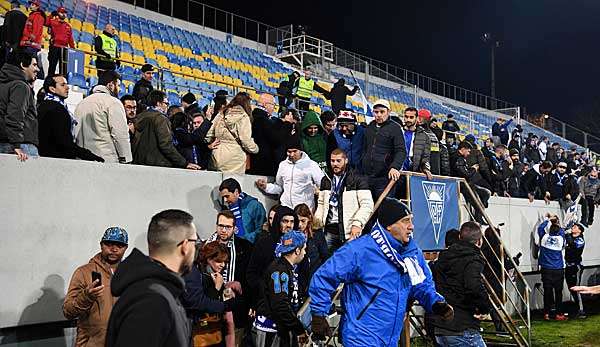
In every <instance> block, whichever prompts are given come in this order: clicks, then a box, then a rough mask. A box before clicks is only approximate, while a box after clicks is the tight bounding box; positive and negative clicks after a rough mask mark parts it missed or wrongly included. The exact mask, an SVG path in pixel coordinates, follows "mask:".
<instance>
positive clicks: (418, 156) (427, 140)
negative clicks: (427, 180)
mask: <svg viewBox="0 0 600 347" xmlns="http://www.w3.org/2000/svg"><path fill="white" fill-rule="evenodd" d="M403 137H404V136H403ZM434 137H435V136H434ZM436 139H437V138H436ZM412 142H413V143H412V157H411V158H410V160H411V168H410V169H411V171H413V172H423V171H424V170H431V163H430V158H431V137H430V136H429V134H427V133H426V132H425V130H424V129H423V127H421V126H417V128H416V129H415V133H414V134H413V141H412ZM406 155H407V156H410V153H406Z"/></svg>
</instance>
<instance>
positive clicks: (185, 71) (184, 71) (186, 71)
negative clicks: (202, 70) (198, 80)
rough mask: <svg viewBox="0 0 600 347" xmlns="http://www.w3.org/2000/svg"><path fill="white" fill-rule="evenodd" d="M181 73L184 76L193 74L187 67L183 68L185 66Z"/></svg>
mask: <svg viewBox="0 0 600 347" xmlns="http://www.w3.org/2000/svg"><path fill="white" fill-rule="evenodd" d="M181 72H182V73H184V74H186V75H192V74H193V73H192V68H191V67H189V66H185V65H184V66H182V67H181Z"/></svg>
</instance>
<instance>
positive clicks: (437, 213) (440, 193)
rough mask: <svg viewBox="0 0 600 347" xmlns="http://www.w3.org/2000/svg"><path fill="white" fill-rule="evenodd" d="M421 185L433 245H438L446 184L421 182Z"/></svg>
mask: <svg viewBox="0 0 600 347" xmlns="http://www.w3.org/2000/svg"><path fill="white" fill-rule="evenodd" d="M421 185H422V186H423V193H424V194H425V199H426V200H427V207H428V209H429V216H430V217H431V225H432V226H433V235H434V238H435V243H436V244H439V240H440V231H441V227H442V220H443V218H444V193H445V192H446V183H441V182H430V181H422V182H421Z"/></svg>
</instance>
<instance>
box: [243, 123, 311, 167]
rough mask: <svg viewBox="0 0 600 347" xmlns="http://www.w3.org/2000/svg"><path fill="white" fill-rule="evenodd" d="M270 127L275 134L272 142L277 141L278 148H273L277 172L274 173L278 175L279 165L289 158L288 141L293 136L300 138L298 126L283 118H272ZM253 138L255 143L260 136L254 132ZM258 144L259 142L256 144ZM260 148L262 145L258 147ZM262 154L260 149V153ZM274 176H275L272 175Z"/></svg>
mask: <svg viewBox="0 0 600 347" xmlns="http://www.w3.org/2000/svg"><path fill="white" fill-rule="evenodd" d="M268 125H269V124H268V123H267V124H266V125H265V126H268ZM270 126H272V129H273V130H272V131H273V132H274V134H273V138H272V140H274V141H275V143H276V146H275V147H274V148H273V157H274V158H275V162H274V165H275V171H274V173H277V169H278V168H279V163H281V162H282V161H284V160H285V159H286V158H287V152H286V149H285V144H286V142H287V140H288V139H289V138H290V137H291V136H294V135H295V136H299V135H298V134H299V130H298V126H297V125H296V124H293V123H290V122H284V121H283V120H282V119H281V118H272V119H271V124H270ZM253 131H254V127H253ZM252 138H254V139H255V141H256V140H257V139H258V136H255V135H254V132H253V133H252ZM256 144H258V142H257V143H256ZM258 147H259V148H261V147H260V145H258ZM258 152H259V153H260V149H259V151H258ZM271 176H274V175H271Z"/></svg>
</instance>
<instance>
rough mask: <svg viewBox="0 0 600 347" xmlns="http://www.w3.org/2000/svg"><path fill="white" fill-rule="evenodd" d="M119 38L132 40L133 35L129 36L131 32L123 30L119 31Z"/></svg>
mask: <svg viewBox="0 0 600 347" xmlns="http://www.w3.org/2000/svg"><path fill="white" fill-rule="evenodd" d="M119 38H120V39H121V41H127V42H129V41H131V37H130V36H129V33H128V32H125V31H121V32H120V33H119Z"/></svg>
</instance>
